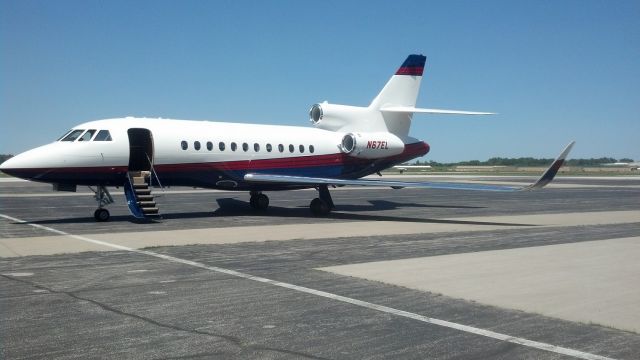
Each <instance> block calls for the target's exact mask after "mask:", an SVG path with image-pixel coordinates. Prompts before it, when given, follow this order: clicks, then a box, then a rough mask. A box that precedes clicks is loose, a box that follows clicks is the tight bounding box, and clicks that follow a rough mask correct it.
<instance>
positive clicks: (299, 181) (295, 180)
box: [244, 141, 575, 192]
mask: <svg viewBox="0 0 640 360" xmlns="http://www.w3.org/2000/svg"><path fill="white" fill-rule="evenodd" d="M573 144H575V141H572V142H571V143H569V145H567V146H566V147H565V149H564V150H563V151H562V153H560V155H559V156H558V158H557V159H556V160H555V161H554V162H553V163H552V164H551V166H549V168H548V169H547V170H546V171H545V172H544V173H543V174H542V176H540V178H539V179H538V181H536V182H534V183H533V184H531V185H527V186H506V185H488V184H469V183H454V182H444V181H427V182H405V181H389V180H362V179H335V178H317V177H306V176H288V175H271V174H262V173H249V174H246V175H245V176H244V180H245V181H249V182H260V183H278V184H293V185H311V186H313V185H336V186H344V185H355V186H383V187H392V188H405V187H412V188H425V189H450V190H479V191H502V192H513V191H530V190H537V189H541V188H543V187H544V186H545V185H547V184H548V183H550V182H551V181H552V180H553V178H554V177H555V176H556V174H557V173H558V170H559V169H560V167H561V166H562V164H564V160H565V158H566V157H567V155H568V154H569V152H570V151H571V148H572V147H573Z"/></svg>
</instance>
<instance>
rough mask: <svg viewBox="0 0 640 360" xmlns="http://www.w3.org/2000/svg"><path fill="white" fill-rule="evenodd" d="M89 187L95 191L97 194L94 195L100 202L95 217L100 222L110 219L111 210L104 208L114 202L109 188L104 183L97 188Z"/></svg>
mask: <svg viewBox="0 0 640 360" xmlns="http://www.w3.org/2000/svg"><path fill="white" fill-rule="evenodd" d="M89 189H91V191H93V193H94V194H95V195H94V196H93V197H94V198H95V199H96V201H97V202H98V208H97V209H96V211H94V213H93V217H94V218H95V219H96V221H99V222H103V221H107V220H109V217H111V214H109V210H107V209H105V208H104V207H105V206H107V205H109V204H113V198H112V197H111V194H109V190H107V188H106V187H104V186H103V185H98V186H97V187H96V188H95V190H94V189H93V188H92V187H91V186H89Z"/></svg>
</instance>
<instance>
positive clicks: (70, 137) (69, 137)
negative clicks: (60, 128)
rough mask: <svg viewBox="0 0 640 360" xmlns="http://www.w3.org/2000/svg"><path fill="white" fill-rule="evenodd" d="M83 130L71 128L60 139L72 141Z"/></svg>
mask: <svg viewBox="0 0 640 360" xmlns="http://www.w3.org/2000/svg"><path fill="white" fill-rule="evenodd" d="M83 132H84V129H83V130H73V131H71V132H70V133H69V134H68V135H67V136H65V137H63V138H62V141H74V140H75V139H77V138H78V136H80V134H82V133H83Z"/></svg>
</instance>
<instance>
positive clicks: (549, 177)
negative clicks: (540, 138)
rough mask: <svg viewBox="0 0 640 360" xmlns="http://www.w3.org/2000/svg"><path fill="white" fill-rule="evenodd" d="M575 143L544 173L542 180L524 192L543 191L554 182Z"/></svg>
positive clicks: (567, 147) (568, 146) (571, 143)
mask: <svg viewBox="0 0 640 360" xmlns="http://www.w3.org/2000/svg"><path fill="white" fill-rule="evenodd" d="M575 143H576V142H575V141H571V142H570V143H569V144H568V145H567V146H566V147H565V148H564V150H562V152H561V153H560V155H558V157H557V158H556V159H555V160H554V161H553V163H552V164H551V166H549V168H548V169H547V170H546V171H545V172H544V174H542V176H541V177H540V179H538V181H536V182H535V183H533V184H531V185H529V186H527V187H525V188H523V189H522V190H537V189H542V188H543V187H545V186H546V185H547V184H549V183H550V182H551V181H553V179H554V178H555V177H556V174H557V173H558V171H559V170H560V168H561V167H562V165H564V161H565V159H566V158H567V156H568V155H569V152H571V149H572V148H573V145H575Z"/></svg>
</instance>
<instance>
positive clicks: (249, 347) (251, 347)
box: [0, 274, 328, 360]
mask: <svg viewBox="0 0 640 360" xmlns="http://www.w3.org/2000/svg"><path fill="white" fill-rule="evenodd" d="M0 277H3V278H5V279H8V280H13V281H16V282H19V283H23V284H26V285H30V286H32V287H35V288H37V289H39V290H46V291H48V292H49V293H51V294H61V295H66V296H68V297H71V298H73V299H76V300H80V301H86V302H88V303H91V304H93V305H96V306H98V307H100V308H101V309H103V310H105V311H108V312H111V313H114V314H117V315H120V316H125V317H129V318H132V319H136V320H140V321H143V322H145V323H147V324H151V325H154V326H158V327H161V328H165V329H171V330H175V331H179V332H186V333H189V334H192V335H203V336H208V337H213V338H217V339H223V340H226V341H228V342H230V343H232V344H234V345H236V346H238V347H239V348H240V349H241V351H242V352H246V351H272V352H278V353H282V354H287V355H295V356H299V357H303V358H307V359H319V360H328V359H327V358H323V357H318V356H315V355H311V354H307V353H303V352H298V351H293V350H288V349H280V348H276V347H268V346H263V345H257V344H251V343H248V342H246V341H243V340H242V339H240V338H238V337H235V336H231V335H223V334H216V333H211V332H207V331H202V330H197V329H188V328H183V327H180V326H177V325H171V324H165V323H162V322H159V321H157V320H154V319H151V318H148V317H145V316H141V315H137V314H133V313H130V312H126V311H122V310H119V309H116V308H115V307H112V306H110V305H107V304H104V303H101V302H99V301H97V300H93V299H90V298H87V297H83V296H80V295H78V294H76V293H74V292H71V291H61V290H55V289H52V288H49V287H47V286H44V285H41V284H38V283H35V282H32V281H28V280H26V279H22V278H17V277H13V276H9V275H5V274H0ZM208 354H209V355H213V353H208ZM203 356H206V354H192V355H185V356H178V357H165V358H162V359H189V358H198V357H203Z"/></svg>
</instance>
